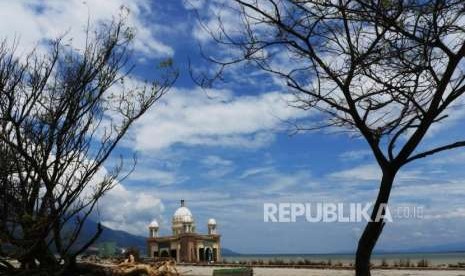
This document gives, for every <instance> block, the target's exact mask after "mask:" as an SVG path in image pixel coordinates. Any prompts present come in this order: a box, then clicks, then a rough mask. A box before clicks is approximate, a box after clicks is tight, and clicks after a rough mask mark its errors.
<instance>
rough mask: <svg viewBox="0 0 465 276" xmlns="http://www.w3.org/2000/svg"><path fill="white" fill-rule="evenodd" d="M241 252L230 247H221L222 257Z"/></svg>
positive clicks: (238, 254) (237, 254) (236, 254)
mask: <svg viewBox="0 0 465 276" xmlns="http://www.w3.org/2000/svg"><path fill="white" fill-rule="evenodd" d="M240 255H242V254H240V253H237V252H234V251H232V250H231V249H227V248H221V256H223V257H234V256H240Z"/></svg>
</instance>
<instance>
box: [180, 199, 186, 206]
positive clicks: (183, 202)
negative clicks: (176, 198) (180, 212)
mask: <svg viewBox="0 0 465 276" xmlns="http://www.w3.org/2000/svg"><path fill="white" fill-rule="evenodd" d="M185 205H186V204H185V200H184V199H181V207H184V206H185Z"/></svg>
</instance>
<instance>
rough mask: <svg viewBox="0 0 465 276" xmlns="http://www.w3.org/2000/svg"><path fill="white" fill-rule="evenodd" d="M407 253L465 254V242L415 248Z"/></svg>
mask: <svg viewBox="0 0 465 276" xmlns="http://www.w3.org/2000/svg"><path fill="white" fill-rule="evenodd" d="M405 251H406V252H415V253H442V252H465V242H456V243H447V244H439V245H431V246H422V247H414V248H410V249H408V250H405Z"/></svg>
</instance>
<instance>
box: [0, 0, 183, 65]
mask: <svg viewBox="0 0 465 276" xmlns="http://www.w3.org/2000/svg"><path fill="white" fill-rule="evenodd" d="M150 2H151V1H148V0H136V1H124V0H112V1H106V0H87V1H82V0H67V1H41V0H32V1H1V2H0V17H1V18H2V20H3V22H8V24H2V25H1V26H0V35H1V38H2V39H4V38H8V39H13V38H16V39H18V40H19V46H20V47H19V49H20V50H23V51H26V52H27V51H30V50H31V49H32V48H34V47H36V46H38V45H39V44H40V43H41V42H45V41H46V40H49V39H55V38H57V37H59V36H63V35H65V34H66V38H67V39H71V38H72V41H70V42H71V43H72V44H73V46H74V47H77V48H82V47H83V45H84V43H85V28H86V26H87V24H88V23H90V24H91V26H95V25H96V24H98V23H99V22H102V21H108V20H112V18H116V17H118V16H119V14H121V13H125V11H124V9H122V7H126V8H128V9H129V11H130V12H129V14H128V24H129V26H131V27H133V28H134V29H135V30H136V38H135V41H134V49H135V50H136V52H138V53H140V54H143V55H144V56H145V57H157V56H166V55H173V53H174V50H173V48H171V47H170V46H168V45H166V44H164V43H163V42H161V41H160V40H159V39H158V38H157V34H156V32H155V30H156V29H157V26H156V24H149V25H147V24H145V23H144V20H143V18H145V17H146V16H148V15H150V13H151V10H150V9H151V7H150Z"/></svg>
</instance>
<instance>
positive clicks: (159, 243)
mask: <svg viewBox="0 0 465 276" xmlns="http://www.w3.org/2000/svg"><path fill="white" fill-rule="evenodd" d="M207 226H208V234H198V233H196V229H195V220H194V217H193V216H192V213H191V211H190V210H189V208H187V207H186V206H185V201H184V200H181V206H180V207H179V208H178V209H177V210H176V211H175V212H174V215H173V219H172V225H171V230H172V235H171V236H162V237H160V236H158V230H159V225H158V222H157V221H156V220H153V221H152V222H151V223H150V225H149V237H148V239H147V247H148V256H150V257H153V258H173V259H175V260H176V261H177V262H182V263H199V262H218V261H221V247H220V235H219V234H218V233H217V225H216V221H215V219H212V218H211V219H209V220H208V222H207Z"/></svg>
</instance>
